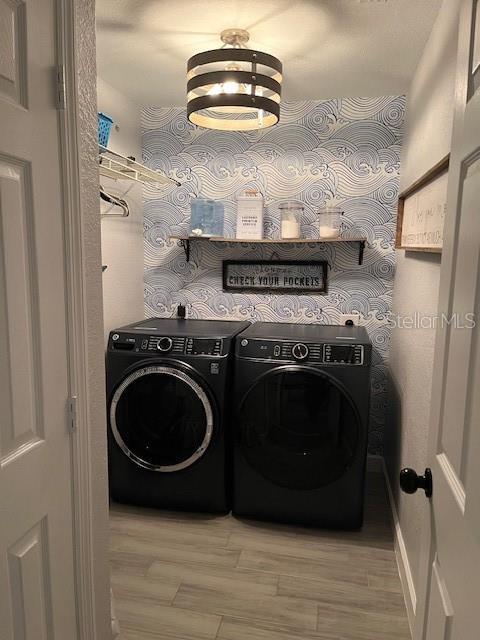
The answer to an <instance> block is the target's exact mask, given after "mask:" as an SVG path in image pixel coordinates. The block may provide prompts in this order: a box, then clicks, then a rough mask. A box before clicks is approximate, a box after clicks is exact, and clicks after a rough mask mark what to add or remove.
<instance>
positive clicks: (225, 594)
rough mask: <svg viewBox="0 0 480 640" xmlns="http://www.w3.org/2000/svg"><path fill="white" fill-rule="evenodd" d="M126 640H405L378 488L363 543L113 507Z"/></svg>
mask: <svg viewBox="0 0 480 640" xmlns="http://www.w3.org/2000/svg"><path fill="white" fill-rule="evenodd" d="M110 548H111V551H110V559H111V569H112V587H113V592H114V595H115V606H116V613H117V617H118V619H119V622H120V628H121V631H122V634H121V639H122V640H153V639H155V640H172V639H176V640H213V639H216V640H410V634H409V632H408V624H407V618H406V613H405V606H404V602H403V596H402V593H401V587H400V580H399V577H398V573H397V568H396V563H395V557H394V552H393V543H392V533H391V528H390V520H389V512H388V507H387V502H386V496H385V490H384V486H383V480H382V477H381V476H380V474H369V477H368V489H367V507H366V522H365V526H364V528H363V530H362V531H361V532H335V531H322V530H315V529H306V528H299V527H293V526H286V525H277V524H269V523H261V522H253V521H250V520H237V519H235V518H233V517H232V516H220V517H216V516H208V515H199V514H193V515H192V514H182V513H173V512H160V511H154V510H148V509H136V508H133V507H126V506H123V505H117V504H115V505H112V509H111V544H110Z"/></svg>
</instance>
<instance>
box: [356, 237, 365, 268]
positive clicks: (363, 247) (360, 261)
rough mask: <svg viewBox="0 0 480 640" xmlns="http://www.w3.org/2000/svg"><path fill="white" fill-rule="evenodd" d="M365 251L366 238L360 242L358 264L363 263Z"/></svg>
mask: <svg viewBox="0 0 480 640" xmlns="http://www.w3.org/2000/svg"><path fill="white" fill-rule="evenodd" d="M364 251H365V240H360V242H359V243H358V264H360V265H361V264H363V252H364Z"/></svg>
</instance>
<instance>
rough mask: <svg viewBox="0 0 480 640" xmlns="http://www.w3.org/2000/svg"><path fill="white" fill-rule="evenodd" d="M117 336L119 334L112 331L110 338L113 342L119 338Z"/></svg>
mask: <svg viewBox="0 0 480 640" xmlns="http://www.w3.org/2000/svg"><path fill="white" fill-rule="evenodd" d="M119 337H120V336H119V335H118V333H114V334H113V336H112V340H115V342H116V341H117V340H118V339H119Z"/></svg>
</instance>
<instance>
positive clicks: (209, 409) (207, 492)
mask: <svg viewBox="0 0 480 640" xmlns="http://www.w3.org/2000/svg"><path fill="white" fill-rule="evenodd" d="M247 326H248V323H246V322H228V321H216V320H185V319H166V318H151V319H149V320H142V321H140V322H136V323H134V324H131V325H128V326H126V327H122V328H120V329H117V330H115V331H112V332H111V333H110V336H109V340H108V347H107V361H106V368H107V401H108V405H107V412H108V454H109V455H108V458H109V465H108V466H109V485H110V495H111V498H112V499H113V500H115V501H118V502H124V503H129V504H135V505H143V506H152V507H157V508H168V509H184V510H191V511H211V512H225V511H228V510H229V499H228V487H227V445H228V442H227V440H228V438H227V433H226V431H227V426H228V413H229V406H228V401H229V397H230V394H229V385H230V384H231V380H230V376H231V370H230V369H231V365H232V357H233V348H232V347H233V338H234V336H235V335H236V334H237V333H238V332H240V331H242V330H243V329H245V328H246V327H247Z"/></svg>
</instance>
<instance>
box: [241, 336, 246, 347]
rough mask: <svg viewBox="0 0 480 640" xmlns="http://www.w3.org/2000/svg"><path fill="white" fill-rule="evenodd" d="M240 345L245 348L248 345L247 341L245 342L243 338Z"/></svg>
mask: <svg viewBox="0 0 480 640" xmlns="http://www.w3.org/2000/svg"><path fill="white" fill-rule="evenodd" d="M240 344H241V345H242V347H246V346H247V344H248V340H247V339H246V338H244V339H243V340H242V341H241V342H240Z"/></svg>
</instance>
